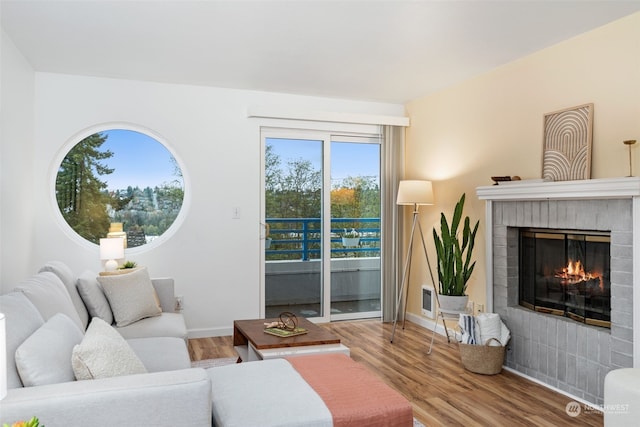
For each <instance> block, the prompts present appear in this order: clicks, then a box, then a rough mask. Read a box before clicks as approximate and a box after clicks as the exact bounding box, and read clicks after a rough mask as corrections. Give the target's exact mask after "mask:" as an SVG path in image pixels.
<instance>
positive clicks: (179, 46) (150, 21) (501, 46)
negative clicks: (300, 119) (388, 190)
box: [0, 0, 640, 103]
mask: <svg viewBox="0 0 640 427" xmlns="http://www.w3.org/2000/svg"><path fill="white" fill-rule="evenodd" d="M0 6H1V9H0V14H1V22H2V28H3V29H4V31H5V32H6V33H7V34H8V35H9V37H10V38H11V39H12V40H13V42H14V43H15V44H16V46H17V47H18V49H19V50H20V51H21V52H22V53H23V54H24V56H25V57H26V58H27V60H28V61H29V62H30V63H31V64H32V66H33V67H34V69H35V70H36V71H43V72H54V73H67V74H81V75H90V76H103V77H115V78H127V79H136V80H151V81H159V82H174V83H185V84H194V85H209V86H217V87H228V88H236V89H252V90H262V91H275V92H285V93H294V94H303V95H319V96H327V97H338V98H350V99H362V100H369V101H384V102H392V103H404V102H406V101H409V100H411V99H415V98H418V97H421V96H424V95H426V94H429V93H433V92H434V91H438V90H440V89H442V88H445V87H448V86H451V85H454V84H456V83H459V82H461V81H463V80H466V79H468V78H470V77H473V76H475V75H478V74H482V73H485V72H487V71H489V70H491V69H494V68H496V67H498V66H500V65H502V64H505V63H508V62H511V61H514V60H516V59H518V58H521V57H523V56H526V55H528V54H530V53H532V52H535V51H538V50H540V49H543V48H545V47H547V46H550V45H553V44H556V43H558V42H560V41H562V40H566V39H568V38H571V37H573V36H575V35H578V34H580V33H583V32H586V31H589V30H591V29H594V28H596V27H598V26H601V25H604V24H606V23H609V22H611V21H613V20H616V19H618V18H621V17H623V16H626V15H629V14H631V13H634V12H636V11H640V0H636V1H611V0H608V1H593V0H592V1H586V0H573V1H550V0H538V1H520V0H511V1H478V0H476V1H453V0H449V1H417V0H416V1H403V0H395V1H380V0H378V1H368V0H350V1H332V0H324V1H321V0H296V1H293V0H290V1H275V0H260V1H244V0H235V1H218V0H209V1H204V0H200V1H186V0H179V1H151V0H143V1H134V0H120V1H90V0H75V1H57V0H47V1H34V0H16V1H9V0H1V3H0Z"/></svg>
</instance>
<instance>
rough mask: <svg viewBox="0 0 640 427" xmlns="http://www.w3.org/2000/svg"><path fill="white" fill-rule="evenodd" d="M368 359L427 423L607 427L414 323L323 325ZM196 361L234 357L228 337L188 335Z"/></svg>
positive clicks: (600, 419)
mask: <svg viewBox="0 0 640 427" xmlns="http://www.w3.org/2000/svg"><path fill="white" fill-rule="evenodd" d="M322 327H325V328H327V329H329V330H330V331H332V332H333V333H335V334H336V335H339V336H340V338H341V340H342V343H343V344H344V345H346V346H347V347H349V348H350V349H351V357H352V359H354V360H356V361H358V362H360V363H362V364H364V365H366V366H367V367H369V368H370V369H371V370H372V371H373V372H375V373H376V374H377V375H378V376H379V377H380V378H381V379H382V380H383V381H385V382H386V383H387V384H389V385H390V386H391V387H393V388H395V389H396V390H398V391H399V392H400V393H402V394H403V395H404V396H405V397H406V398H407V399H409V400H410V401H411V402H412V404H413V413H414V416H415V417H416V418H417V419H418V420H419V421H420V422H422V423H423V424H424V425H425V426H428V427H430V426H458V425H459V426H578V425H579V426H602V425H603V417H602V414H601V413H600V412H597V411H593V410H585V408H584V407H582V413H581V414H580V415H578V416H577V417H575V418H572V417H569V416H568V415H567V413H566V411H565V408H566V405H567V404H568V403H569V402H571V399H570V398H568V397H567V396H565V395H562V394H559V393H555V392H553V391H551V390H549V389H547V388H545V387H543V386H541V385H538V384H536V383H533V382H531V381H528V380H526V379H524V378H522V377H520V376H518V375H515V374H513V373H510V372H507V371H504V370H503V371H502V373H500V374H498V375H478V374H474V373H472V372H469V371H467V370H465V369H464V368H463V367H462V365H461V364H460V359H459V352H458V346H457V344H455V343H451V344H448V343H447V340H446V338H445V337H443V336H440V335H437V334H436V340H435V342H434V345H433V352H432V354H431V355H427V350H428V346H429V342H430V340H431V331H430V330H427V329H425V328H422V327H420V326H418V325H416V324H413V323H411V322H408V321H407V322H406V326H405V329H404V330H403V329H402V328H401V326H400V325H398V328H397V330H396V334H395V338H394V342H393V344H392V343H390V342H389V339H390V337H391V328H392V324H390V323H381V322H379V321H377V320H366V321H355V322H334V323H331V324H323V325H322ZM189 352H190V354H191V358H192V359H193V360H202V359H210V358H219V357H233V356H236V353H235V351H234V350H233V345H232V339H231V337H230V336H229V337H213V338H200V339H192V340H189Z"/></svg>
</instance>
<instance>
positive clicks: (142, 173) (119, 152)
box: [55, 129, 184, 248]
mask: <svg viewBox="0 0 640 427" xmlns="http://www.w3.org/2000/svg"><path fill="white" fill-rule="evenodd" d="M55 193H56V201H57V204H58V208H59V209H60V213H61V214H62V216H63V218H64V219H65V221H66V222H67V224H69V226H70V227H71V228H72V229H73V230H75V232H76V233H78V234H79V235H80V236H82V237H83V238H85V239H86V240H88V241H90V242H93V243H96V244H98V243H99V241H100V238H103V237H110V236H113V235H118V236H124V237H126V244H127V247H129V248H132V247H137V246H142V245H144V244H146V243H149V242H151V241H152V240H153V239H155V238H157V237H159V236H161V235H162V234H163V233H164V232H165V231H167V230H168V229H169V227H171V225H172V224H173V223H174V221H175V220H176V218H177V217H178V214H179V212H180V209H181V208H182V202H183V200H184V180H183V175H182V170H181V168H180V166H179V165H178V162H177V161H176V159H175V157H174V156H173V155H172V154H171V152H170V151H169V150H168V149H167V148H166V147H165V146H164V145H163V144H162V143H160V142H159V141H158V140H157V139H156V138H154V137H151V136H149V135H147V134H146V133H142V132H138V131H135V130H129V129H107V130H102V131H99V132H95V133H93V134H91V135H89V136H87V137H85V138H83V139H82V140H81V141H79V142H78V143H76V144H75V145H74V146H73V148H71V150H69V152H68V153H67V154H66V156H65V157H64V159H63V160H62V162H61V164H60V165H59V167H58V173H57V175H56V188H55Z"/></svg>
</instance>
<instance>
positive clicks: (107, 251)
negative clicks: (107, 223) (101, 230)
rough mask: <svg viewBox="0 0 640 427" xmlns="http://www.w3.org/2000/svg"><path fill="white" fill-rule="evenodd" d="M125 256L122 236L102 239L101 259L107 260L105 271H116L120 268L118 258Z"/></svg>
mask: <svg viewBox="0 0 640 427" xmlns="http://www.w3.org/2000/svg"><path fill="white" fill-rule="evenodd" d="M122 258H124V239H122V237H109V238H106V239H100V259H101V260H103V261H106V262H105V264H104V269H105V271H114V270H116V269H117V268H118V262H117V261H116V260H117V259H122Z"/></svg>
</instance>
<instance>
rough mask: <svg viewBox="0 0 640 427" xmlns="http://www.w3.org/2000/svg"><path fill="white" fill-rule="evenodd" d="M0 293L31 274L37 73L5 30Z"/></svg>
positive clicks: (0, 81) (1, 49)
mask: <svg viewBox="0 0 640 427" xmlns="http://www.w3.org/2000/svg"><path fill="white" fill-rule="evenodd" d="M0 43H1V44H0V58H1V59H0V64H1V65H0V291H5V290H6V288H7V287H8V286H9V285H10V284H12V286H13V285H15V283H17V282H18V281H19V280H22V279H23V278H24V277H26V275H27V274H28V273H29V272H30V267H29V266H30V262H29V259H30V257H31V247H32V237H33V233H32V230H33V227H32V219H33V212H34V208H33V199H32V197H31V193H32V187H33V106H34V104H33V103H34V78H35V77H34V72H33V69H32V68H31V66H30V65H29V63H28V62H27V61H26V60H25V59H24V57H23V56H22V54H21V53H20V52H19V51H18V50H17V49H16V47H15V45H14V44H13V42H12V41H11V39H10V38H9V37H8V36H7V35H6V33H5V32H4V31H3V30H0Z"/></svg>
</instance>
